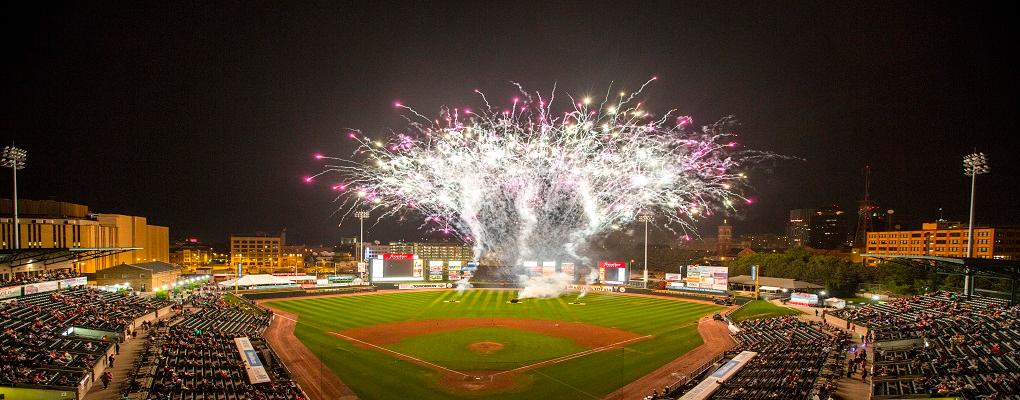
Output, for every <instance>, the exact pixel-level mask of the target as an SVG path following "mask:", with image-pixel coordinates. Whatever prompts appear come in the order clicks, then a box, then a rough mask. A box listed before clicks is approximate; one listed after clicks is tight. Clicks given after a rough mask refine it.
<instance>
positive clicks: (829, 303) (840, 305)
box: [825, 297, 846, 310]
mask: <svg viewBox="0 0 1020 400" xmlns="http://www.w3.org/2000/svg"><path fill="white" fill-rule="evenodd" d="M825 306H826V307H832V308H837V309H840V310H842V309H844V308H846V300H843V299H839V298H835V297H830V298H827V299H825Z"/></svg>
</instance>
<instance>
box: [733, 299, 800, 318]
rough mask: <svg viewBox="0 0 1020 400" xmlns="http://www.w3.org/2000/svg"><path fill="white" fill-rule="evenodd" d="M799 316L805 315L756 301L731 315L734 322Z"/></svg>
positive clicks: (766, 302)
mask: <svg viewBox="0 0 1020 400" xmlns="http://www.w3.org/2000/svg"><path fill="white" fill-rule="evenodd" d="M798 314H803V313H802V312H800V311H797V310H794V309H792V308H788V307H782V306H777V305H775V304H772V303H771V302H768V301H765V300H755V301H752V302H750V303H747V305H745V306H743V307H741V308H740V309H739V310H737V311H735V312H734V313H733V314H730V319H731V320H733V322H740V321H745V320H749V319H760V318H771V317H781V316H784V315H798Z"/></svg>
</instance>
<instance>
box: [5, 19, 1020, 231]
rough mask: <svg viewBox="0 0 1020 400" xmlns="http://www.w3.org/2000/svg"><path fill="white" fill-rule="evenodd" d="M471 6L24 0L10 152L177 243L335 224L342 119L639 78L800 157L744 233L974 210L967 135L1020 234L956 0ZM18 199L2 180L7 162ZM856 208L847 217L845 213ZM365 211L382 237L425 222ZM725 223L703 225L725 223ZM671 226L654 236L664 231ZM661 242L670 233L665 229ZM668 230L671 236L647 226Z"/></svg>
mask: <svg viewBox="0 0 1020 400" xmlns="http://www.w3.org/2000/svg"><path fill="white" fill-rule="evenodd" d="M538 4H539V3H534V4H528V3H521V2H518V3H512V4H506V5H504V6H501V10H500V14H499V15H493V14H492V11H491V10H481V9H478V8H477V7H442V8H438V7H437V8H431V9H430V8H428V7H426V6H425V5H424V4H413V5H407V6H392V5H382V4H359V5H352V6H345V5H332V6H310V5H308V4H306V3H300V4H299V3H292V4H291V3H260V4H250V5H246V6H244V7H238V6H236V5H230V4H130V5H127V6H125V7H120V8H112V7H103V6H102V5H99V4H92V3H84V4H69V5H62V6H60V7H56V8H54V7H52V6H49V7H46V6H43V5H30V6H29V7H31V8H29V9H25V10H19V12H17V13H8V14H7V15H5V16H4V17H3V18H4V27H3V28H2V29H4V30H5V32H4V33H5V34H6V36H7V37H8V38H11V40H10V41H9V42H10V46H9V48H8V54H9V56H8V59H9V61H8V62H7V63H5V65H4V66H3V68H4V72H5V73H4V74H3V80H4V87H5V89H6V90H5V91H4V94H3V101H4V103H3V107H2V108H3V111H2V112H3V113H4V116H3V118H2V124H3V126H2V128H3V129H2V131H3V132H4V135H3V136H0V138H2V139H3V141H4V143H3V144H5V145H6V144H10V143H11V142H12V141H13V142H15V144H16V145H17V146H18V147H21V148H24V149H26V150H28V160H27V168H26V169H25V170H22V171H20V172H19V176H18V178H19V179H18V181H19V196H20V197H22V198H26V199H51V198H52V199H55V200H61V201H69V202H76V203H81V204H85V205H88V206H89V207H90V208H91V209H93V210H95V211H98V212H110V213H123V214H130V215H140V216H145V217H147V218H148V219H149V220H150V222H151V223H153V224H159V225H169V226H170V232H171V233H170V235H171V239H180V238H183V237H186V236H198V237H200V238H202V240H203V241H206V242H222V241H226V240H227V238H228V236H229V235H230V234H231V233H250V232H254V231H267V232H278V231H280V230H281V229H282V228H287V230H288V241H289V242H293V243H307V244H319V243H326V242H333V241H336V240H338V239H339V237H341V236H348V237H349V236H355V235H357V230H358V226H357V225H358V224H357V220H353V219H352V220H348V221H344V225H343V226H342V227H340V228H338V227H337V224H338V223H339V221H338V219H337V217H336V216H335V215H333V214H332V211H333V204H332V203H331V200H332V192H331V191H330V190H329V188H328V187H323V186H308V185H305V184H304V183H303V182H301V177H302V176H305V175H307V174H309V173H315V172H318V171H319V170H318V168H319V163H317V162H316V161H315V160H314V159H313V157H312V155H313V154H315V153H317V152H321V153H326V154H335V155H344V156H346V155H348V154H350V151H351V149H350V148H348V147H345V146H347V144H346V142H344V141H343V140H342V137H341V136H342V134H343V133H344V132H345V131H346V129H348V128H357V129H361V130H363V131H365V132H366V133H369V134H372V135H373V136H376V137H382V136H383V134H384V133H385V132H386V130H387V129H388V128H395V129H399V128H400V127H401V126H403V124H402V122H403V121H402V120H401V118H400V115H399V113H397V112H395V111H394V109H393V107H392V104H393V102H394V101H396V100H399V101H401V102H403V103H405V104H408V105H412V106H414V107H415V108H416V109H417V110H419V111H420V112H424V113H435V112H437V111H438V109H439V108H440V106H442V105H461V104H471V105H475V104H477V97H476V95H475V94H474V93H473V90H474V89H476V88H477V89H480V90H482V91H484V92H486V94H487V95H488V96H489V98H490V99H491V100H492V101H494V102H497V103H498V102H502V101H503V100H504V98H508V97H509V96H511V95H512V93H513V90H514V87H513V86H512V85H511V84H510V82H511V81H515V82H521V83H522V84H524V85H525V86H526V87H528V88H531V89H534V90H542V91H546V92H548V91H549V90H551V89H552V87H553V85H554V84H555V85H557V87H558V88H559V90H560V92H559V93H560V94H574V95H588V94H593V95H598V94H600V93H601V91H604V90H605V88H606V87H607V86H608V85H610V84H612V85H613V87H614V88H619V89H621V90H623V89H634V88H635V87H636V85H639V84H640V83H641V82H644V80H645V79H647V78H648V77H650V76H653V75H654V76H658V77H659V80H658V81H657V82H656V83H655V84H653V85H651V86H650V87H649V88H648V89H647V92H646V93H647V96H646V97H647V99H646V104H647V105H648V108H649V109H651V110H656V111H660V112H662V111H666V110H668V109H676V110H677V112H679V113H681V114H684V115H691V116H693V117H694V119H695V122H696V123H708V122H712V121H715V120H717V119H719V118H721V117H724V116H726V115H731V114H732V115H735V116H736V117H737V118H738V119H739V120H740V121H741V122H742V129H741V132H740V133H741V137H740V138H739V139H738V140H739V141H740V142H741V143H742V144H745V145H746V146H747V147H749V148H755V149H762V150H771V151H774V152H776V153H780V154H784V155H789V156H793V157H799V158H802V159H803V160H802V161H782V162H777V163H775V164H774V165H770V166H769V168H768V170H767V171H763V172H758V173H755V174H753V175H752V176H751V182H752V184H753V186H754V191H753V192H752V193H750V194H751V195H753V196H754V197H755V199H756V202H755V204H754V205H752V206H750V207H748V208H746V209H744V210H742V215H739V216H731V217H730V218H731V221H732V223H733V225H734V226H735V229H734V230H735V232H734V233H735V234H736V235H739V234H743V233H750V232H754V233H758V232H775V233H779V232H782V231H783V228H784V226H785V223H786V220H787V215H788V212H789V210H791V209H796V208H817V207H822V206H825V205H829V204H837V205H839V206H841V207H843V208H844V209H845V210H846V211H847V212H848V213H851V214H855V212H856V200H858V199H859V198H860V197H861V196H862V195H863V190H864V188H863V186H864V178H863V175H862V173H861V171H862V169H863V167H864V166H865V165H871V169H872V185H871V197H872V199H873V200H874V201H875V202H876V203H877V204H878V205H879V206H880V207H881V208H883V209H888V208H892V209H895V210H896V220H897V223H900V224H902V225H903V227H904V228H913V227H917V226H919V224H920V223H921V222H923V221H929V220H934V219H935V218H937V217H938V216H939V208H940V207H942V208H943V209H944V215H945V217H946V218H947V219H949V220H960V221H966V219H967V215H966V213H967V207H968V201H969V179H968V178H967V177H965V176H964V175H963V172H962V166H961V163H962V157H963V156H964V155H965V154H968V153H970V152H971V151H973V149H974V148H977V150H978V151H982V152H985V153H986V154H988V155H989V158H990V165H991V169H992V171H991V173H990V174H988V175H982V176H980V177H979V178H978V184H977V189H978V196H977V198H978V204H977V222H978V223H979V224H1020V202H1017V201H1016V200H1015V199H1014V197H1015V196H1013V193H1016V192H1018V189H1020V185H1018V184H1017V179H1016V178H1015V177H1016V176H1018V175H1020V163H1018V162H1017V161H1016V159H1017V157H1016V155H1017V154H1020V145H1018V143H1020V141H1017V140H1015V139H1013V138H1012V137H1013V136H1014V135H1015V132H1016V131H1017V116H1016V113H1015V110H1016V109H1018V104H1017V95H1016V94H1015V88H1016V87H1017V78H1016V74H1015V73H1014V72H1015V70H1016V65H1015V64H1014V63H1013V62H1012V57H1011V53H1012V51H1011V50H1012V48H1011V46H1010V45H1009V44H1008V43H1009V41H1008V39H1007V38H1009V37H1013V36H1015V35H1014V34H1011V33H1010V32H1012V31H1014V30H1015V28H1014V27H1013V26H1012V24H1011V22H1010V21H1008V20H1007V18H1008V17H1007V16H1006V13H1000V12H995V11H991V10H988V9H987V8H982V7H974V6H972V5H967V4H950V5H944V4H928V3H905V4H893V5H887V4H873V5H868V4H864V5H862V4H856V3H855V4H837V3H803V4H778V3H765V4H746V3H725V4H688V5H682V4H667V5H665V7H652V6H646V7H640V8H635V9H628V10H626V12H607V10H619V9H620V7H619V5H614V3H605V4H603V5H598V4H592V3H588V2H585V3H578V4H569V3H555V4H547V3H541V6H539V5H538ZM0 193H2V195H0V197H10V173H9V171H7V173H0ZM850 219H851V220H853V219H854V218H850ZM369 222H371V221H366V230H367V231H368V232H367V233H368V234H369V238H370V239H374V238H380V239H382V240H396V239H400V238H404V239H409V240H414V239H417V238H418V237H419V236H420V235H418V234H416V232H415V230H416V228H417V227H418V225H419V224H418V223H417V222H415V221H414V219H413V218H411V219H408V220H407V221H386V222H385V223H382V224H379V225H375V226H373V224H370V223H369ZM718 222H719V220H718V219H717V218H711V219H708V220H704V221H703V222H702V223H700V224H699V227H701V233H702V235H704V236H714V235H715V226H716V225H718ZM655 231H659V230H655ZM660 232H661V231H660ZM658 235H659V240H662V239H664V238H665V236H664V235H663V234H661V233H660V234H658Z"/></svg>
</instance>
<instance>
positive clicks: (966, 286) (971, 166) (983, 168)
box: [963, 152, 991, 296]
mask: <svg viewBox="0 0 1020 400" xmlns="http://www.w3.org/2000/svg"><path fill="white" fill-rule="evenodd" d="M989 172H991V168H990V167H989V166H988V157H986V156H985V153H978V152H974V153H972V154H968V155H966V156H964V157H963V174H964V175H967V176H969V177H970V223H968V224H967V258H970V257H972V255H973V250H974V192H975V189H976V187H977V176H978V175H981V174H987V173H989ZM972 283H973V282H971V276H970V274H967V275H965V276H964V277H963V293H964V294H966V295H967V296H970V292H971V287H970V286H971V284H972Z"/></svg>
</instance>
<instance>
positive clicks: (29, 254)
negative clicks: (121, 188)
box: [0, 247, 142, 268]
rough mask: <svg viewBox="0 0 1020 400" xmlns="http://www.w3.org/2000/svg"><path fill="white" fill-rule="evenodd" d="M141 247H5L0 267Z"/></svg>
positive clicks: (90, 256) (79, 258) (81, 258)
mask: <svg viewBox="0 0 1020 400" xmlns="http://www.w3.org/2000/svg"><path fill="white" fill-rule="evenodd" d="M141 249H142V248H141V247H91V248H80V247H78V248H44V249H4V250H0V267H4V268H17V267H20V266H23V265H28V264H33V263H42V264H43V265H48V264H54V263H59V262H65V261H86V260H91V259H94V258H99V257H106V256H109V255H114V254H117V253H123V252H126V251H132V250H141Z"/></svg>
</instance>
